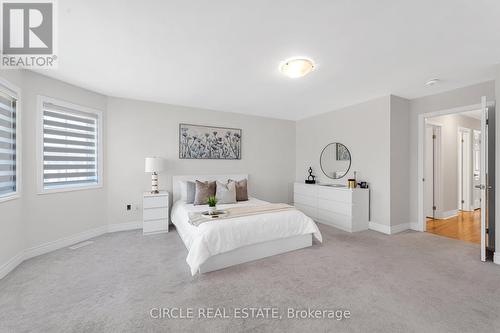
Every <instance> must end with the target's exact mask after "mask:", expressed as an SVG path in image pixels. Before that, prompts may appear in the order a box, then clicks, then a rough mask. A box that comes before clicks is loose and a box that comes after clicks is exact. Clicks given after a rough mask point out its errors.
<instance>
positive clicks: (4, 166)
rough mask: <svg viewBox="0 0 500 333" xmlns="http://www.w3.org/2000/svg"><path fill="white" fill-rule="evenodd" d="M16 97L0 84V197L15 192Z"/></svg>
mask: <svg viewBox="0 0 500 333" xmlns="http://www.w3.org/2000/svg"><path fill="white" fill-rule="evenodd" d="M16 105H17V98H16V97H13V96H12V95H11V94H9V92H8V90H5V89H3V87H2V86H1V85H0V197H3V196H7V195H10V194H13V193H15V192H17V182H16V177H17V156H16V143H17V138H16V118H17V108H16Z"/></svg>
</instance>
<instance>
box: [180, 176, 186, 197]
mask: <svg viewBox="0 0 500 333" xmlns="http://www.w3.org/2000/svg"><path fill="white" fill-rule="evenodd" d="M179 187H180V188H181V200H182V201H186V200H187V182H186V181H184V180H179Z"/></svg>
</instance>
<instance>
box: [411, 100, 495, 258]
mask: <svg viewBox="0 0 500 333" xmlns="http://www.w3.org/2000/svg"><path fill="white" fill-rule="evenodd" d="M494 112H495V105H494V103H486V99H485V98H483V101H482V104H478V105H473V106H468V107H462V108H456V109H452V110H443V111H438V112H432V113H428V114H422V115H419V116H418V120H419V133H418V144H419V147H418V175H419V179H420V180H421V181H420V182H419V186H418V193H419V195H418V209H419V212H418V214H419V223H418V224H417V228H418V229H419V230H422V231H427V232H430V233H434V234H438V235H440V236H443V237H448V238H454V239H459V240H462V241H466V242H472V243H476V244H480V249H481V251H480V253H481V260H485V259H486V256H487V254H489V253H491V252H492V251H494V245H495V242H494V227H495V224H494V209H495V207H494V199H493V198H494V195H495V189H494V177H495V175H494V170H495V165H494V162H495V149H494V144H495V142H494V133H495V132H494V131H495V128H494V117H495V113H494ZM488 171H491V172H488Z"/></svg>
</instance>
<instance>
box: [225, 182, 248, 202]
mask: <svg viewBox="0 0 500 333" xmlns="http://www.w3.org/2000/svg"><path fill="white" fill-rule="evenodd" d="M229 181H230V182H234V184H235V185H236V201H247V200H248V187H247V180H246V179H242V180H231V179H229Z"/></svg>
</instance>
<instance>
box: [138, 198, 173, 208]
mask: <svg viewBox="0 0 500 333" xmlns="http://www.w3.org/2000/svg"><path fill="white" fill-rule="evenodd" d="M142 205H143V207H144V208H157V207H167V206H168V197H167V196H161V197H160V196H158V197H144V199H143V200H142Z"/></svg>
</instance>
